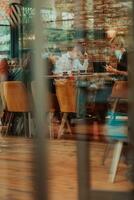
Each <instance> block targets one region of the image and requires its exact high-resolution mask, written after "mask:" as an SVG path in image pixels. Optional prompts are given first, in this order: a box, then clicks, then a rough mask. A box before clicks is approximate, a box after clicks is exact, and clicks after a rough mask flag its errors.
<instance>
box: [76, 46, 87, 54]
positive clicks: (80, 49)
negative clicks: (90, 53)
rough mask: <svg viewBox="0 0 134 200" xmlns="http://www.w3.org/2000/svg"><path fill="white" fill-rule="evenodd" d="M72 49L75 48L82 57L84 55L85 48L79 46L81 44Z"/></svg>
mask: <svg viewBox="0 0 134 200" xmlns="http://www.w3.org/2000/svg"><path fill="white" fill-rule="evenodd" d="M74 48H77V49H78V51H80V52H81V53H82V54H83V55H84V53H85V52H86V50H85V47H84V46H83V45H81V44H76V45H75V46H74Z"/></svg>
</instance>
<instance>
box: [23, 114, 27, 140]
mask: <svg viewBox="0 0 134 200" xmlns="http://www.w3.org/2000/svg"><path fill="white" fill-rule="evenodd" d="M23 117H24V134H25V137H27V132H28V126H27V113H23Z"/></svg>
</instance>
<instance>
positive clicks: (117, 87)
mask: <svg viewBox="0 0 134 200" xmlns="http://www.w3.org/2000/svg"><path fill="white" fill-rule="evenodd" d="M111 97H112V98H120V99H128V81H116V82H115V83H114V86H113V89H112V94H111Z"/></svg>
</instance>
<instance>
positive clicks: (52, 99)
mask: <svg viewBox="0 0 134 200" xmlns="http://www.w3.org/2000/svg"><path fill="white" fill-rule="evenodd" d="M31 90H32V96H33V101H34V102H35V98H36V82H35V81H32V82H31ZM47 97H48V99H47V103H48V109H47V112H55V111H56V110H57V108H58V101H57V97H56V95H55V94H52V93H50V92H49V91H48V90H47ZM45 102H46V100H44V103H45Z"/></svg>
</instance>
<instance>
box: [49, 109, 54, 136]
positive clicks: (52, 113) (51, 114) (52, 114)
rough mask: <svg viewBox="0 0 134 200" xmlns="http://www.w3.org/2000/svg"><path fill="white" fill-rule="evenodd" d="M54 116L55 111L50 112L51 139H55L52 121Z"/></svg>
mask: <svg viewBox="0 0 134 200" xmlns="http://www.w3.org/2000/svg"><path fill="white" fill-rule="evenodd" d="M53 117H54V112H49V131H50V139H54V133H53V123H52V119H53Z"/></svg>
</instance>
